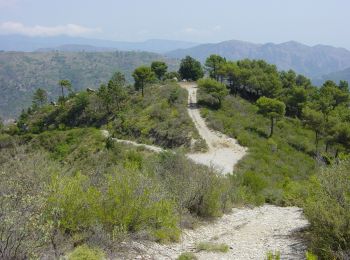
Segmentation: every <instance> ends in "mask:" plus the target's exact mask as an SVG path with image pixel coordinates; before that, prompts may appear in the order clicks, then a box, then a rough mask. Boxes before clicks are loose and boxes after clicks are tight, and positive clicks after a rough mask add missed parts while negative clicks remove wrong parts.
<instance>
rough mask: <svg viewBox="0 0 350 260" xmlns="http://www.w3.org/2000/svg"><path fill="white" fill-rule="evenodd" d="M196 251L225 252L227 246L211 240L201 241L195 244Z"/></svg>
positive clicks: (227, 248)
mask: <svg viewBox="0 0 350 260" xmlns="http://www.w3.org/2000/svg"><path fill="white" fill-rule="evenodd" d="M196 248H197V250H198V251H207V252H217V253H227V252H228V250H229V246H228V245H226V244H218V243H211V242H201V243H199V244H198V245H197V246H196Z"/></svg>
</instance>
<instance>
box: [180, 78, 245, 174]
mask: <svg viewBox="0 0 350 260" xmlns="http://www.w3.org/2000/svg"><path fill="white" fill-rule="evenodd" d="M180 86H181V87H182V88H185V89H187V91H188V114H189V115H190V117H191V118H192V121H193V122H194V124H195V126H196V128H197V130H198V132H199V134H200V136H201V137H202V138H203V139H204V140H205V141H206V143H207V145H208V151H207V152H206V153H195V154H187V157H188V158H190V159H192V160H193V161H194V162H196V163H199V164H204V165H207V166H209V167H213V168H215V169H216V170H217V171H218V172H221V173H223V174H226V173H232V172H233V169H234V165H235V164H236V163H237V162H238V161H239V160H240V159H242V158H243V156H244V155H245V154H246V148H244V147H242V146H240V145H239V144H238V143H237V141H236V140H234V139H233V138H230V137H228V136H226V135H224V134H222V133H220V132H217V131H213V130H211V129H209V128H208V127H207V125H206V123H205V121H204V119H203V118H202V116H201V114H200V110H199V108H198V106H197V85H196V84H195V83H181V84H180Z"/></svg>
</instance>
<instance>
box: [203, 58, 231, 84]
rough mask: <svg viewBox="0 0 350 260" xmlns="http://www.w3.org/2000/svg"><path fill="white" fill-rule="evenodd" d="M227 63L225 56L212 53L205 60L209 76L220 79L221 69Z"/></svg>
mask: <svg viewBox="0 0 350 260" xmlns="http://www.w3.org/2000/svg"><path fill="white" fill-rule="evenodd" d="M225 63H226V59H225V58H223V57H221V56H219V55H215V54H213V55H210V57H208V58H207V60H206V61H205V67H206V69H207V70H208V72H209V76H210V77H211V78H213V79H216V80H219V74H220V73H219V72H220V69H221V68H222V67H223V65H224V64H225Z"/></svg>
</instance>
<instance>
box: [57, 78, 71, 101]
mask: <svg viewBox="0 0 350 260" xmlns="http://www.w3.org/2000/svg"><path fill="white" fill-rule="evenodd" d="M58 85H59V86H60V87H61V97H62V98H64V89H67V90H68V91H71V90H72V83H71V82H70V81H69V80H67V79H62V80H60V81H59V82H58Z"/></svg>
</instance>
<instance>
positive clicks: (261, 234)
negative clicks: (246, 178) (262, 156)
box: [102, 83, 308, 260]
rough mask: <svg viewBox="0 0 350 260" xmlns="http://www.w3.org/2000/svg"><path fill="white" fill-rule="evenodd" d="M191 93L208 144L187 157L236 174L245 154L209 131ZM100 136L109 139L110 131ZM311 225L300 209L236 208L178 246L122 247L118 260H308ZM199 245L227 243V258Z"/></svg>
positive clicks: (192, 89)
mask: <svg viewBox="0 0 350 260" xmlns="http://www.w3.org/2000/svg"><path fill="white" fill-rule="evenodd" d="M180 85H181V87H182V88H185V89H187V91H188V92H189V98H188V113H189V115H190V117H191V118H192V120H193V122H194V124H195V126H196V128H197V129H198V132H199V134H200V136H201V137H202V138H203V139H204V140H205V141H206V143H207V145H208V151H207V152H205V153H194V154H187V157H188V158H190V159H191V160H193V161H194V162H196V163H198V164H204V165H207V166H210V167H214V168H215V169H216V170H217V171H218V172H220V173H222V174H227V173H232V172H233V169H234V166H235V165H236V163H237V162H238V161H239V160H240V159H241V158H242V157H243V156H244V155H245V154H246V153H247V149H246V148H244V147H242V146H240V145H239V144H238V143H237V141H236V140H234V139H233V138H230V137H228V136H226V135H224V134H222V133H219V132H216V131H213V130H211V129H209V128H208V127H207V126H206V124H205V121H204V119H203V118H202V117H201V115H200V111H199V109H198V107H197V85H196V84H195V83H181V84H180ZM102 134H103V135H104V136H106V137H108V136H109V133H108V131H106V130H102ZM114 140H115V141H117V142H120V143H125V144H131V145H134V146H142V147H144V148H145V149H148V150H151V151H153V152H162V151H164V150H163V149H162V148H160V147H157V146H152V145H144V144H139V143H136V142H133V141H128V140H119V139H115V138H114ZM307 226H308V221H307V220H306V219H305V218H304V215H303V212H302V210H301V209H300V208H297V207H277V206H273V205H264V206H261V207H255V208H252V209H251V208H234V209H233V210H232V212H231V213H229V214H226V215H224V216H223V217H221V218H218V219H216V220H214V221H212V222H209V221H208V222H205V223H203V224H202V225H201V226H200V227H198V228H196V229H185V230H183V232H182V235H181V240H180V242H179V243H172V244H169V245H161V244H158V243H155V242H152V241H149V240H142V239H141V240H131V241H127V242H123V243H122V245H121V250H120V251H119V252H118V254H117V255H115V259H152V260H153V259H154V260H158V259H159V260H162V259H176V258H177V257H178V256H179V255H180V254H181V253H184V252H193V253H194V254H195V255H196V257H198V259H203V260H205V259H209V260H221V259H237V260H241V259H242V260H246V259H266V254H267V252H269V251H271V252H280V254H281V259H305V251H306V243H305V241H303V240H302V239H301V238H300V236H298V235H296V233H297V231H299V230H303V229H305V228H306V227H307ZM201 242H209V243H224V244H226V245H228V246H229V248H230V249H229V251H228V252H227V253H213V252H207V251H197V250H196V245H197V244H198V243H201Z"/></svg>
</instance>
